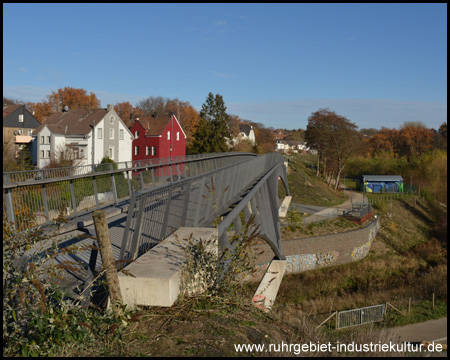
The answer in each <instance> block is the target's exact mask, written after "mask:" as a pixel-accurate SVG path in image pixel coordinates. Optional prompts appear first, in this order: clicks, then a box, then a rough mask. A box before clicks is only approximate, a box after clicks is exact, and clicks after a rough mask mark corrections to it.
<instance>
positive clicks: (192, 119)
mask: <svg viewBox="0 0 450 360" xmlns="http://www.w3.org/2000/svg"><path fill="white" fill-rule="evenodd" d="M166 110H167V112H172V113H174V114H175V116H176V118H177V119H178V121H179V122H180V125H181V127H182V129H183V131H184V133H185V134H186V145H187V146H189V145H190V144H191V142H192V136H193V134H194V131H195V128H196V126H197V124H198V122H199V120H200V115H199V113H198V111H197V110H195V108H194V107H193V106H192V105H191V104H190V103H189V102H187V101H180V100H178V99H177V98H175V99H172V100H168V101H167V103H166Z"/></svg>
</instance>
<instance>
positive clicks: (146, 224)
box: [120, 153, 289, 261]
mask: <svg viewBox="0 0 450 360" xmlns="http://www.w3.org/2000/svg"><path fill="white" fill-rule="evenodd" d="M283 162H284V159H283V157H282V156H281V155H279V154H277V153H271V154H265V155H261V156H258V157H254V158H249V159H247V161H245V162H239V163H235V164H230V165H228V166H225V167H222V168H218V169H213V170H211V171H209V172H206V173H203V174H201V175H199V176H194V177H192V178H190V179H186V180H182V181H179V182H176V183H173V184H170V185H167V186H162V187H159V188H155V189H150V190H144V191H141V192H138V193H135V194H133V196H132V197H131V199H130V206H129V208H128V216H127V221H126V225H125V231H124V235H123V240H122V246H121V254H120V259H121V260H128V261H132V260H134V259H135V258H136V257H138V256H139V255H140V254H142V253H144V252H146V251H147V250H149V249H150V248H152V247H153V246H154V245H156V244H157V243H158V242H160V241H161V240H163V239H164V238H166V237H167V236H169V235H170V234H171V233H173V232H174V231H176V230H177V229H178V228H179V227H181V226H186V227H207V226H211V225H212V224H213V223H214V222H215V221H218V222H219V221H220V220H221V217H222V216H225V219H222V221H221V222H219V225H218V232H219V244H220V247H221V249H222V251H223V250H225V248H227V247H230V241H229V240H228V236H227V234H226V230H227V229H228V227H229V226H230V225H231V224H233V225H234V230H235V231H239V230H240V229H241V228H242V223H241V219H240V216H239V214H240V213H241V212H244V216H245V218H246V220H248V218H249V216H250V214H252V215H255V218H256V222H257V224H260V225H261V228H262V231H261V236H262V237H263V238H266V240H267V241H268V242H269V243H270V245H271V246H272V248H273V249H274V252H275V253H276V255H277V256H280V257H281V256H282V254H281V237H280V235H279V232H280V229H279V219H278V206H277V196H278V193H277V192H278V177H279V176H280V177H281V178H282V180H283V183H284V185H285V188H286V192H287V193H289V189H288V187H287V179H286V168H285V167H284V165H283ZM283 169H284V171H283ZM249 203H250V209H249V206H248V204H249ZM227 215H228V216H227Z"/></svg>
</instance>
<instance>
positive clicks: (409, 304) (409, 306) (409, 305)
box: [408, 296, 411, 314]
mask: <svg viewBox="0 0 450 360" xmlns="http://www.w3.org/2000/svg"><path fill="white" fill-rule="evenodd" d="M410 313H411V296H410V297H409V301H408V314H410Z"/></svg>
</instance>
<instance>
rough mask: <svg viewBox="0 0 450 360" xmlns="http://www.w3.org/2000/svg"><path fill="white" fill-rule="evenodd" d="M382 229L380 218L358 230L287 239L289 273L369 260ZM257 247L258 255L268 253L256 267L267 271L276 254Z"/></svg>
mask: <svg viewBox="0 0 450 360" xmlns="http://www.w3.org/2000/svg"><path fill="white" fill-rule="evenodd" d="M379 227H380V219H379V218H377V219H375V220H373V221H371V222H370V223H369V224H367V226H365V227H364V228H362V229H358V230H352V231H348V232H343V233H337V234H328V235H322V236H314V237H310V238H304V239H296V240H284V241H283V242H282V246H283V249H282V250H283V254H284V255H285V256H286V260H287V266H286V274H289V273H299V272H303V271H307V270H313V269H318V268H323V267H326V266H331V265H341V264H347V263H350V262H352V261H357V260H360V259H362V258H364V257H366V256H367V254H368V253H369V250H370V246H371V245H372V241H373V240H374V238H375V236H376V234H377V231H378V229H379ZM254 247H255V248H256V249H258V252H261V251H262V250H264V253H263V254H261V255H260V256H259V257H258V259H257V260H256V264H258V265H257V266H258V267H259V268H260V269H261V270H265V269H266V268H267V267H268V265H269V263H270V261H271V260H272V258H273V256H274V254H273V252H272V250H271V249H270V247H269V246H268V245H266V244H258V245H255V246H254Z"/></svg>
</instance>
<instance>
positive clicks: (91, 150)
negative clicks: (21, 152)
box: [32, 105, 134, 168]
mask: <svg viewBox="0 0 450 360" xmlns="http://www.w3.org/2000/svg"><path fill="white" fill-rule="evenodd" d="M32 136H33V148H34V151H33V161H34V162H35V164H36V165H37V167H38V168H43V167H45V166H46V165H48V164H49V163H50V160H51V159H52V158H58V156H60V154H61V152H62V151H64V150H67V149H70V152H71V154H72V155H73V157H74V158H75V159H78V160H79V161H80V165H88V164H92V163H94V164H98V163H100V161H101V160H102V159H103V157H105V156H108V157H109V158H111V159H112V160H114V161H115V162H123V161H131V153H132V141H133V139H134V137H133V135H132V134H131V132H130V130H129V129H128V128H127V126H125V124H124V123H123V121H122V119H121V118H120V117H119V115H118V114H117V113H116V112H115V110H114V106H113V105H108V107H107V108H106V109H74V110H69V109H66V110H64V111H57V112H55V113H54V114H52V115H51V116H49V117H48V118H47V120H46V121H45V122H43V123H42V124H41V125H40V126H39V127H38V128H37V129H36V130H34V131H33V133H32Z"/></svg>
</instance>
